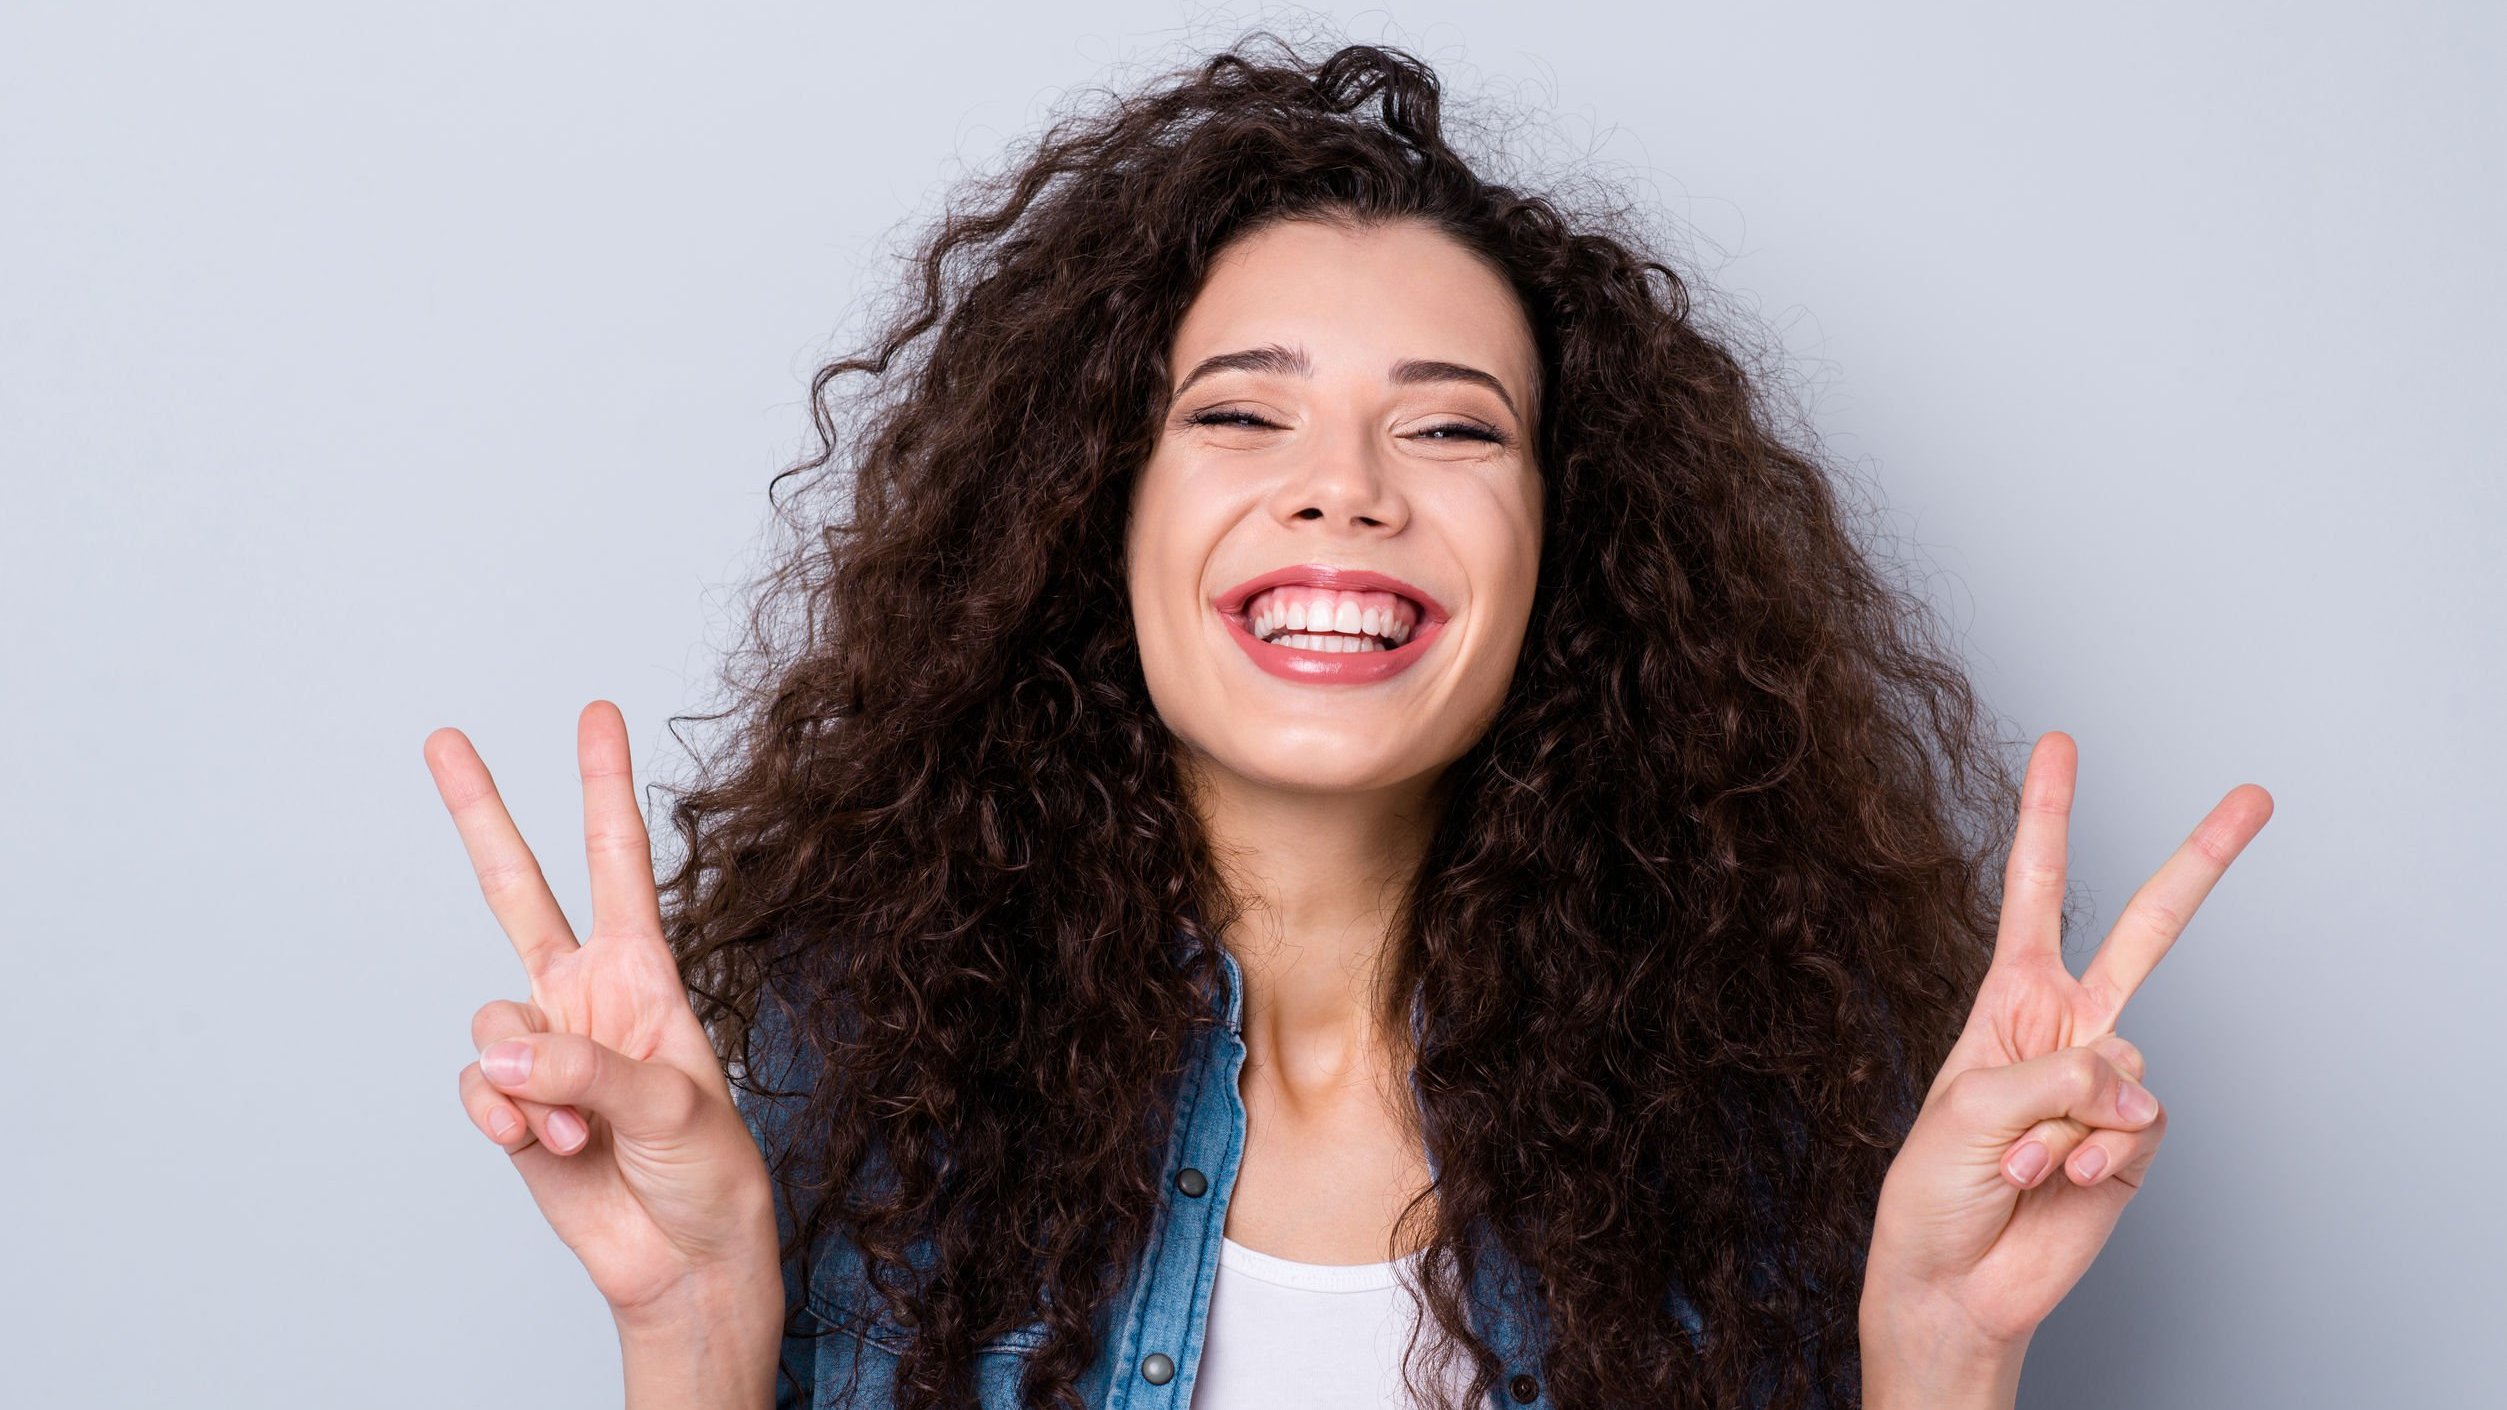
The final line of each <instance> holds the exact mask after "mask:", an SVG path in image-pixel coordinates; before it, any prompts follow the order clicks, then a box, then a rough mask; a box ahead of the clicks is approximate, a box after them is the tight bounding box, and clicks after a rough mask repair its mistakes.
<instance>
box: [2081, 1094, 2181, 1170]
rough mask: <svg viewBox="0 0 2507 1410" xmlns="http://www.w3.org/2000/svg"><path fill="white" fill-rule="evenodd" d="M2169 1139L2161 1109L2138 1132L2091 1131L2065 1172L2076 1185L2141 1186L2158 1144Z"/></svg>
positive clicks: (2163, 1112) (2156, 1151)
mask: <svg viewBox="0 0 2507 1410" xmlns="http://www.w3.org/2000/svg"><path fill="white" fill-rule="evenodd" d="M2166 1137H2167V1111H2166V1109H2165V1108H2164V1107H2163V1108H2161V1110H2160V1112H2159V1115H2158V1117H2157V1119H2155V1120H2153V1121H2152V1122H2151V1123H2150V1124H2149V1125H2147V1126H2144V1127H2143V1128H2141V1129H2140V1130H2138V1131H2092V1132H2090V1133H2089V1135H2088V1136H2087V1137H2086V1138H2084V1139H2083V1140H2082V1141H2081V1143H2080V1148H2079V1149H2078V1150H2075V1151H2073V1152H2072V1155H2071V1158H2070V1159H2069V1160H2068V1161H2066V1162H2064V1166H2063V1173H2064V1174H2065V1175H2066V1176H2068V1177H2070V1179H2071V1181H2072V1183H2073V1184H2075V1185H2095V1184H2097V1183H2099V1182H2100V1181H2102V1180H2121V1181H2123V1182H2125V1183H2127V1184H2132V1185H2139V1184H2140V1183H2141V1175H2142V1172H2143V1171H2144V1170H2147V1169H2149V1168H2150V1162H2151V1161H2152V1160H2153V1159H2155V1158H2156V1157H2157V1156H2158V1154H2159V1142H2160V1141H2162V1140H2164V1139H2166Z"/></svg>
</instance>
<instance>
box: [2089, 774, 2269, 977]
mask: <svg viewBox="0 0 2507 1410" xmlns="http://www.w3.org/2000/svg"><path fill="white" fill-rule="evenodd" d="M2271 818H2272V795H2271V794H2269V793H2266V792H2264V791H2263V789H2262V787H2261V786H2259V785H2256V784H2251V783H2241V784H2239V785H2238V786H2236V787H2235V788H2232V789H2230V790H2229V791H2228V796H2227V797H2225V798H2223V799H2221V800H2220V801H2219V804H2218V805H2217V806H2215V807H2214V808H2212V810H2211V811H2210V813H2209V814H2207V815H2206V816H2205V817H2204V818H2203V820H2202V821H2201V823H2199V824H2197V825H2196V826H2195V828H2194V830H2193V833H2192V834H2191V835H2190V836H2188V837H2187V838H2186V839H2185V840H2184V841H2183V842H2181V843H2179V844H2178V845H2177V848H2176V850H2175V852H2173V853H2171V854H2170V855H2169V857H2168V859H2167V861H2166V862H2165V863H2163V864H2162V865H2161V866H2160V867H2159V869H2158V871H2156V872H2154V873H2152V875H2151V877H2150V879H2149V880H2148V881H2145V882H2143V883H2142V884H2141V889H2140V890H2138V891H2135V892H2134V893H2133V899H2131V900H2130V901H2127V902H2125V903H2124V913H2123V914H2122V915H2120V916H2117V917H2116V920H2115V928H2114V929H2113V930H2110V931H2108V932H2107V938H2106V940H2105V942H2104V943H2102V944H2101V945H2099V946H2098V953H2097V954H2095V955H2092V956H2091V957H2090V959H2089V967H2088V968H2087V969H2084V970H2082V971H2081V976H2080V982H2081V985H2082V987H2084V988H2086V989H2088V990H2089V992H2090V993H2092V994H2094V995H2096V996H2097V997H2098V998H2099V999H2100V1000H2101V1001H2102V1003H2103V1004H2104V1006H2105V1008H2106V1011H2107V1022H2108V1024H2109V1025H2110V1026H2112V1025H2113V1024H2114V1022H2115V1015H2117V1014H2118V1013H2121V1012H2122V1011H2123V1008H2124V1001H2125V1000H2127V999H2130V998H2131V997H2132V996H2133V991H2134V990H2136V989H2138V988H2140V987H2141V982H2142V981H2143V980H2145V979H2147V978H2149V977H2150V971H2151V970H2153V969H2155V968H2157V967H2158V964H2159V961H2160V960H2161V959H2162V958H2164V957H2165V956H2166V955H2167V952H2168V947H2170V946H2172V945H2174V944H2175V943H2176V937H2177V936H2179V935H2182V934H2184V933H2185V926H2186V924H2187V922H2189V921H2191V920H2192V919H2193V918H2194V908H2195V907H2197V906H2200V905H2201V904H2202V901H2203V898H2204V897H2206V896H2208V895H2210V894H2211V888H2212V886H2213V885H2214V884H2215V883H2217V882H2218V881H2219V879H2220V877H2221V875H2222V874H2223V873H2225V872H2226V871H2227V870H2228V864H2229V863H2231V862H2233V861H2235V860H2237V854H2238V853H2240V852H2242V851H2244V850H2245V849H2246V844H2247V843H2248V842H2251V841H2253V840H2254V835H2255V834H2256V833H2258V832H2261V831H2262V830H2263V825H2264V824H2265V823H2266V822H2269V821H2270V820H2271Z"/></svg>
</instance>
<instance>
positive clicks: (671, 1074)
mask: <svg viewBox="0 0 2507 1410" xmlns="http://www.w3.org/2000/svg"><path fill="white" fill-rule="evenodd" d="M479 1066H480V1069H481V1070H482V1071H483V1072H484V1073H485V1074H486V1076H487V1079H488V1081H489V1082H490V1083H492V1084H494V1085H495V1087H496V1089H497V1090H498V1091H500V1092H503V1093H505V1094H506V1095H508V1096H511V1097H518V1098H522V1099H524V1100H527V1101H539V1102H545V1103H548V1104H549V1105H551V1106H556V1107H560V1108H564V1107H572V1108H574V1109H575V1110H577V1111H580V1112H583V1113H585V1114H587V1115H588V1114H597V1115H599V1116H601V1117H602V1118H604V1119H606V1120H607V1121H608V1122H609V1124H610V1126H611V1127H612V1128H613V1129H615V1130H617V1131H619V1132H621V1133H623V1134H626V1135H629V1136H636V1137H642V1138H645V1139H652V1140H666V1139H669V1138H671V1137H675V1136H679V1135H681V1134H683V1133H685V1132H686V1131H687V1129H688V1128H689V1126H690V1124H691V1123H692V1122H693V1121H694V1120H695V1118H696V1116H697V1114H698V1109H699V1106H700V1103H701V1101H702V1097H701V1094H700V1093H699V1092H698V1091H697V1088H696V1084H695V1083H693V1082H691V1081H689V1080H688V1077H687V1074H685V1073H683V1072H680V1071H679V1070H678V1069H676V1068H673V1067H671V1066H669V1065H667V1064H665V1063H659V1062H638V1061H636V1060H635V1059H634V1058H631V1057H628V1056H627V1055H626V1054H624V1053H622V1052H619V1051H618V1050H617V1049H615V1048H610V1047H606V1046H604V1045H602V1044H600V1043H596V1042H594V1041H592V1040H591V1039H590V1038H587V1037H585V1036H584V1035H582V1034H580V1033H532V1034H526V1035H523V1036H520V1037H514V1038H507V1039H504V1040H502V1041H500V1042H496V1043H491V1044H489V1045H488V1047H487V1049H486V1050H485V1051H484V1052H482V1053H480V1054H479ZM581 1119H582V1118H580V1117H574V1116H573V1115H572V1113H570V1112H567V1111H564V1110H560V1111H557V1112H554V1113H552V1114H551V1116H550V1121H551V1122H552V1123H554V1124H555V1126H556V1128H557V1130H558V1131H559V1133H560V1135H559V1137H558V1139H557V1140H554V1141H552V1142H551V1144H552V1146H553V1147H554V1148H555V1149H556V1150H558V1151H560V1152H561V1153H562V1152H564V1151H567V1150H569V1149H572V1148H573V1147H572V1146H570V1145H567V1144H565V1143H563V1137H564V1136H565V1135H571V1134H573V1133H572V1129H571V1126H570V1124H569V1123H570V1121H580V1120H581ZM575 1144H577V1145H579V1144H580V1142H579V1141H578V1142H576V1143H575Z"/></svg>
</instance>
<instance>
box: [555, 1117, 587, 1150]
mask: <svg viewBox="0 0 2507 1410" xmlns="http://www.w3.org/2000/svg"><path fill="white" fill-rule="evenodd" d="M545 1125H546V1127H547V1130H548V1140H549V1144H551V1145H553V1146H555V1147H557V1149H559V1150H561V1151H571V1150H573V1149H574V1148H575V1147H577V1146H579V1145H582V1144H583V1138H584V1137H585V1136H587V1135H589V1134H591V1133H590V1132H588V1131H586V1130H584V1128H583V1118H582V1117H580V1116H577V1115H575V1114H574V1113H573V1112H571V1111H568V1110H566V1109H565V1108H564V1107H559V1108H558V1109H557V1110H555V1111H552V1112H550V1113H549V1114H548V1121H547V1122H546V1123H545Z"/></svg>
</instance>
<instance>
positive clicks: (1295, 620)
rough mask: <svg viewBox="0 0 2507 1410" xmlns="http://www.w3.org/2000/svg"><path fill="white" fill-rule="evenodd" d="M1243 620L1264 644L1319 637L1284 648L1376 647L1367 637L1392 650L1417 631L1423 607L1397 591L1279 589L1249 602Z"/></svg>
mask: <svg viewBox="0 0 2507 1410" xmlns="http://www.w3.org/2000/svg"><path fill="white" fill-rule="evenodd" d="M1245 621H1246V623H1247V625H1248V627H1249V628H1250V629H1251V630H1252V632H1253V634H1254V635H1255V636H1256V637H1257V638H1260V639H1261V640H1263V641H1270V640H1272V639H1273V638H1274V637H1280V636H1286V635H1288V634H1291V633H1296V634H1299V635H1301V636H1305V637H1309V638H1321V639H1320V640H1298V641H1289V642H1285V643H1282V644H1284V645H1290V646H1302V647H1305V648H1307V649H1308V650H1322V651H1346V650H1358V651H1365V650H1370V649H1374V644H1373V643H1372V642H1370V641H1368V640H1366V639H1367V638H1380V639H1381V641H1382V642H1383V643H1385V644H1388V645H1392V646H1399V645H1401V644H1402V643H1403V642H1405V641H1408V640H1410V634H1411V633H1412V632H1414V631H1416V630H1417V629H1418V625H1419V608H1418V604H1416V603H1414V602H1412V601H1411V600H1410V599H1409V598H1406V597H1403V596H1402V595H1401V594H1399V593H1392V592H1340V591H1336V590H1334V589H1331V588H1313V587H1276V588H1269V589H1266V590H1264V591H1262V592H1258V593H1255V594H1254V595H1253V596H1252V597H1251V598H1249V599H1247V600H1246V602H1245ZM1334 638H1356V639H1355V640H1335V639H1334Z"/></svg>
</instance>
